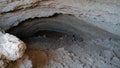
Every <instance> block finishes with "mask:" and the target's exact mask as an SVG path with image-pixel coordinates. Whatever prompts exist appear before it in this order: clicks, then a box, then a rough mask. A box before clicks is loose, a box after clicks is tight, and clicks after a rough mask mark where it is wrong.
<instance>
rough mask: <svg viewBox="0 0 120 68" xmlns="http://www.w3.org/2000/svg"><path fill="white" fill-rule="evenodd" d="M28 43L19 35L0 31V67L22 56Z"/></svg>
mask: <svg viewBox="0 0 120 68" xmlns="http://www.w3.org/2000/svg"><path fill="white" fill-rule="evenodd" d="M25 49H26V45H25V43H24V42H22V41H21V40H20V39H18V38H17V37H15V36H13V35H10V34H8V33H3V32H1V31H0V67H3V68H4V67H5V66H6V65H7V63H9V61H15V60H17V59H19V58H20V57H22V55H23V54H24V51H25Z"/></svg>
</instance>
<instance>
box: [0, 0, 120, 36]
mask: <svg viewBox="0 0 120 68" xmlns="http://www.w3.org/2000/svg"><path fill="white" fill-rule="evenodd" d="M119 12H120V0H2V1H0V13H1V14H0V26H1V27H3V28H4V29H5V30H7V29H9V28H10V27H13V26H16V25H18V24H19V23H20V22H22V21H25V20H27V19H31V18H32V19H33V18H36V17H39V18H40V17H49V16H52V15H54V14H56V13H57V14H60V13H61V14H71V15H74V16H75V17H77V18H79V19H80V20H84V21H85V22H87V23H89V24H92V25H94V26H97V27H99V28H101V29H104V30H106V31H108V32H111V33H113V34H116V35H119V36H120V30H119V29H120V22H119V21H120V13H119Z"/></svg>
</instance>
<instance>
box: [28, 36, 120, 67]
mask: <svg viewBox="0 0 120 68" xmlns="http://www.w3.org/2000/svg"><path fill="white" fill-rule="evenodd" d="M81 39H82V38H81ZM26 42H27V45H28V46H27V47H28V49H27V51H26V54H28V55H29V58H30V60H31V61H32V64H33V68H120V53H119V52H120V40H118V39H112V38H109V39H108V38H106V39H101V38H95V39H91V40H84V39H82V40H79V39H75V38H73V37H69V36H67V35H63V36H59V37H58V36H56V35H53V37H50V36H49V37H47V36H37V37H32V38H29V39H27V41H26Z"/></svg>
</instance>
